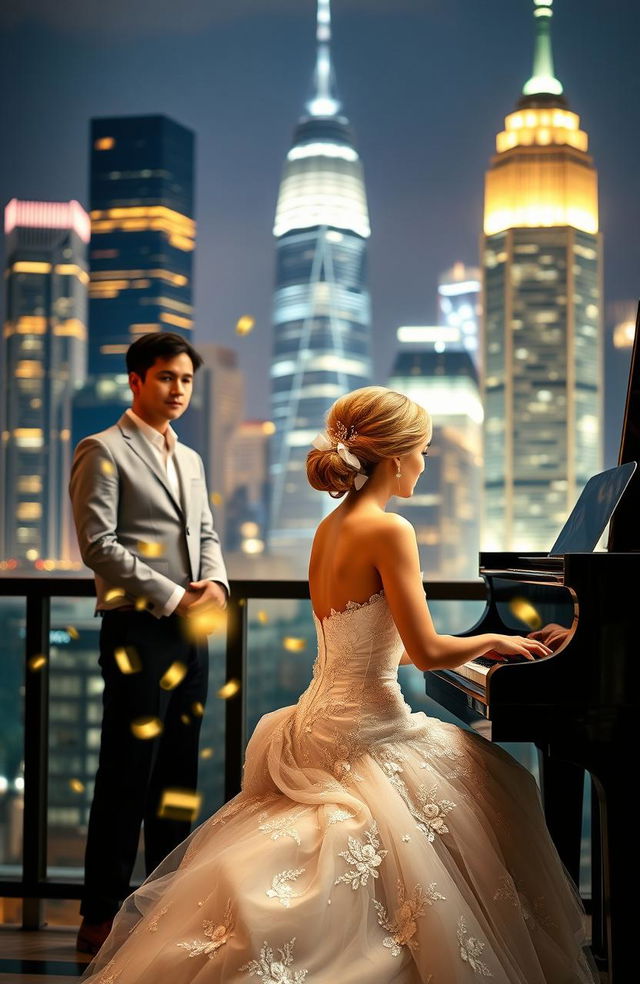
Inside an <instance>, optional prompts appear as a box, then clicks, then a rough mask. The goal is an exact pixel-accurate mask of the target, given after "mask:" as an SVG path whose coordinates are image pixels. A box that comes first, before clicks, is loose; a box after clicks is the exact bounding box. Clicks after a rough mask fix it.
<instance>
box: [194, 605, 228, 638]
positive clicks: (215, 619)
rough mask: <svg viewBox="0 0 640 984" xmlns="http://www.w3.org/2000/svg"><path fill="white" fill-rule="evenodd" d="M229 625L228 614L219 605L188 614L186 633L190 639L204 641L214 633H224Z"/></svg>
mask: <svg viewBox="0 0 640 984" xmlns="http://www.w3.org/2000/svg"><path fill="white" fill-rule="evenodd" d="M226 624H227V613H226V612H225V611H223V610H222V609H221V608H218V607H217V605H209V606H208V607H207V608H201V609H196V610H195V611H194V612H193V613H190V612H189V611H187V612H186V617H185V620H184V631H185V634H186V635H187V637H188V638H190V639H193V640H195V641H199V640H202V639H204V638H206V636H208V635H211V634H212V633H213V632H219V633H222V632H223V631H224V629H225V627H226Z"/></svg>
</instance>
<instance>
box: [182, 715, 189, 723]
mask: <svg viewBox="0 0 640 984" xmlns="http://www.w3.org/2000/svg"><path fill="white" fill-rule="evenodd" d="M180 720H181V721H182V723H183V724H191V718H190V717H189V715H188V714H181V715H180Z"/></svg>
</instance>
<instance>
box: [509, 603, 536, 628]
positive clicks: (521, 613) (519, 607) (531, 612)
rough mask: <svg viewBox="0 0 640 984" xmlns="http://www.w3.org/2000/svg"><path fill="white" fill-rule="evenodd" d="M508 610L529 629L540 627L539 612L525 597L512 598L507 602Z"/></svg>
mask: <svg viewBox="0 0 640 984" xmlns="http://www.w3.org/2000/svg"><path fill="white" fill-rule="evenodd" d="M509 611H510V612H511V613H512V615H515V617H516V618H519V619H520V621H521V622H524V624H525V625H526V626H528V627H529V629H531V630H533V629H540V628H541V627H542V618H541V616H540V613H539V612H538V610H537V609H536V608H534V606H533V605H532V604H531V602H530V601H528V600H527V599H526V598H522V597H518V598H512V599H511V601H510V602H509Z"/></svg>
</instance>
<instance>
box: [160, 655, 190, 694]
mask: <svg viewBox="0 0 640 984" xmlns="http://www.w3.org/2000/svg"><path fill="white" fill-rule="evenodd" d="M186 675H187V667H186V666H185V665H184V663H180V662H178V661H177V660H176V662H175V663H172V664H171V666H170V667H169V669H168V670H166V671H165V673H163V675H162V677H161V678H160V686H161V687H162V689H163V690H174V689H175V688H176V687H177V686H178V684H179V683H182V681H183V680H184V678H185V676H186Z"/></svg>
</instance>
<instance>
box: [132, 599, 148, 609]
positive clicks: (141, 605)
mask: <svg viewBox="0 0 640 984" xmlns="http://www.w3.org/2000/svg"><path fill="white" fill-rule="evenodd" d="M147 605H148V601H147V599H146V598H136V604H135V608H136V611H137V612H146V610H147Z"/></svg>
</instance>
